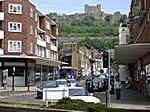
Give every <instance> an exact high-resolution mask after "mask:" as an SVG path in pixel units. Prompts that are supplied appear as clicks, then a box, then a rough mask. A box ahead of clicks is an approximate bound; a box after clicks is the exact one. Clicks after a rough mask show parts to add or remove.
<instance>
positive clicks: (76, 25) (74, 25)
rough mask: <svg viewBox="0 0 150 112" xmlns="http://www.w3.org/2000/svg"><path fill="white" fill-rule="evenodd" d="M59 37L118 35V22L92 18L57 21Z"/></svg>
mask: <svg viewBox="0 0 150 112" xmlns="http://www.w3.org/2000/svg"><path fill="white" fill-rule="evenodd" d="M57 24H58V25H59V37H104V36H118V28H119V25H118V24H113V25H112V24H109V23H107V22H104V21H96V20H92V19H84V20H82V19H79V20H73V21H72V22H71V23H65V22H57Z"/></svg>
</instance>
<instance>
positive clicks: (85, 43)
mask: <svg viewBox="0 0 150 112" xmlns="http://www.w3.org/2000/svg"><path fill="white" fill-rule="evenodd" d="M118 43H119V40H118V38H107V39H106V38H101V39H98V38H94V39H91V38H85V39H83V40H81V41H79V42H78V43H77V45H78V46H79V47H87V48H88V49H91V46H93V47H94V49H98V50H99V52H103V51H105V50H106V49H113V48H114V46H116V45H118Z"/></svg>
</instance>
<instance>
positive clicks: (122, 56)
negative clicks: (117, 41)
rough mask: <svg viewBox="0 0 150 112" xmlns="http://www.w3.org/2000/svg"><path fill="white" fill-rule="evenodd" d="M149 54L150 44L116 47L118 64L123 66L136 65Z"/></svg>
mask: <svg viewBox="0 0 150 112" xmlns="http://www.w3.org/2000/svg"><path fill="white" fill-rule="evenodd" d="M148 52H150V43H142V44H130V45H119V46H115V55H116V63H117V64H122V65H127V64H131V63H135V62H136V61H137V60H138V59H139V58H140V57H143V56H144V55H145V54H146V53H148Z"/></svg>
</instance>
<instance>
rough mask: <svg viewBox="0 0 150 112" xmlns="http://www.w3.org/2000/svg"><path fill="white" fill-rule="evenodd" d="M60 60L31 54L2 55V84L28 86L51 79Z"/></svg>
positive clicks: (0, 70) (0, 78)
mask: <svg viewBox="0 0 150 112" xmlns="http://www.w3.org/2000/svg"><path fill="white" fill-rule="evenodd" d="M59 65H60V62H59V61H54V60H50V59H45V58H40V57H33V56H32V57H31V56H25V57H20V56H7V57H6V56H5V57H3V56H0V86H4V85H7V86H15V87H19V86H20V87H27V86H32V85H36V83H38V82H41V81H44V80H51V79H52V78H53V77H54V76H55V71H56V69H57V67H58V66H59Z"/></svg>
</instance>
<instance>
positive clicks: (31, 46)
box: [29, 42, 33, 53]
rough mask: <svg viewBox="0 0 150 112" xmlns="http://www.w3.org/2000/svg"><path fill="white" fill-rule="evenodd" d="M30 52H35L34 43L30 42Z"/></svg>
mask: <svg viewBox="0 0 150 112" xmlns="http://www.w3.org/2000/svg"><path fill="white" fill-rule="evenodd" d="M29 53H33V43H32V42H30V43H29Z"/></svg>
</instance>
